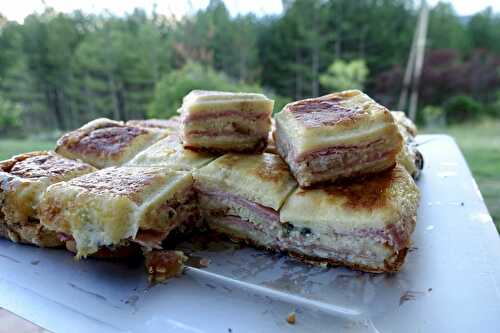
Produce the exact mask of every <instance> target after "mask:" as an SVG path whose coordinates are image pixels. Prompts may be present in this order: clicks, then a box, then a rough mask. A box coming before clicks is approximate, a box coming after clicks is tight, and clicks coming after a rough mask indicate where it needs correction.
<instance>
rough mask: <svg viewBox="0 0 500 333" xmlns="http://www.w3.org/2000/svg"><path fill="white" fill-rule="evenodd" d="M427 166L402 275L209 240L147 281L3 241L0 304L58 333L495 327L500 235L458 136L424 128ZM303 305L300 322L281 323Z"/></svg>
mask: <svg viewBox="0 0 500 333" xmlns="http://www.w3.org/2000/svg"><path fill="white" fill-rule="evenodd" d="M418 139H419V142H420V143H421V146H420V149H421V151H422V153H423V155H424V158H425V167H424V171H423V173H422V176H421V178H420V180H419V182H418V183H419V186H420V188H421V190H422V202H421V207H420V210H419V215H418V222H417V229H416V231H415V233H414V235H413V240H414V248H413V250H412V251H411V252H410V253H409V254H408V257H407V260H406V264H405V265H404V267H403V269H402V271H401V272H400V273H398V274H393V275H383V274H382V275H380V274H379V275H377V274H366V273H359V272H355V271H351V270H349V269H345V268H331V269H321V268H316V267H310V266H307V265H304V264H300V263H296V262H294V261H293V260H291V259H287V258H284V257H282V256H279V255H270V254H265V253H261V252H259V251H256V250H253V249H250V248H244V249H237V247H234V246H230V245H229V246H225V247H221V246H216V247H215V248H214V247H213V246H209V248H210V249H211V250H205V251H201V252H200V255H202V256H205V257H209V258H211V259H212V262H211V265H210V267H209V268H208V269H205V270H196V269H190V270H189V271H188V272H187V274H186V275H184V276H183V277H182V278H178V279H173V280H171V281H169V282H168V283H167V284H164V285H157V286H154V287H152V288H148V285H147V279H146V274H145V272H144V271H143V267H142V266H138V267H137V266H136V267H127V266H126V265H123V264H118V263H109V262H99V261H94V260H86V261H80V262H76V261H74V260H73V258H72V256H71V255H70V254H68V253H66V252H64V251H60V250H45V249H38V248H34V247H29V246H22V245H17V244H13V243H10V242H8V241H6V240H0V306H1V307H4V308H6V309H7V310H10V311H12V312H14V313H16V314H18V315H20V316H22V317H24V318H26V319H28V320H30V321H32V322H34V323H36V324H38V325H40V326H42V327H44V328H46V329H48V330H50V331H53V332H56V333H57V332H85V333H88V332H122V331H123V332H235V333H236V332H238V333H240V332H281V331H286V332H302V331H307V332H333V331H339V330H342V331H348V332H403V331H404V332H445V331H446V332H470V331H476V332H495V331H496V332H498V330H499V328H500V241H499V237H498V234H497V232H496V229H495V226H494V225H493V223H492V220H491V217H490V215H489V214H488V211H487V209H486V207H485V205H484V202H483V199H482V197H481V194H480V193H479V190H478V188H477V185H476V183H475V182H474V180H473V178H472V176H471V174H470V171H469V169H468V168H467V165H466V163H465V161H464V159H463V157H462V155H461V153H460V151H459V150H458V148H457V146H456V144H455V143H454V141H453V140H452V139H451V138H449V137H447V136H435V135H433V136H420V137H419V138H418ZM292 311H295V312H296V318H297V321H296V324H295V325H290V324H288V323H287V322H286V317H287V315H288V314H289V313H290V312H292Z"/></svg>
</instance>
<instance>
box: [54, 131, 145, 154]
mask: <svg viewBox="0 0 500 333" xmlns="http://www.w3.org/2000/svg"><path fill="white" fill-rule="evenodd" d="M147 133H148V131H147V130H146V129H144V128H141V127H132V126H120V127H104V128H98V129H94V130H93V131H92V132H90V133H85V134H84V133H74V132H70V133H68V134H66V135H64V136H63V137H62V138H61V139H59V140H58V141H57V146H58V147H57V148H56V151H57V150H58V149H59V147H60V146H65V149H67V150H69V151H73V152H75V153H78V154H96V153H99V152H102V154H104V155H106V156H115V155H117V154H120V152H121V151H122V150H123V149H124V148H126V147H127V145H128V144H129V143H130V142H131V141H132V140H134V139H135V138H137V137H139V136H141V135H144V134H147Z"/></svg>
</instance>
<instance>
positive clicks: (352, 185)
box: [296, 165, 402, 210]
mask: <svg viewBox="0 0 500 333" xmlns="http://www.w3.org/2000/svg"><path fill="white" fill-rule="evenodd" d="M394 167H395V165H394V166H393V167H392V168H390V169H388V170H384V171H382V172H380V173H377V174H368V175H363V176H362V177H359V176H361V175H357V176H358V177H357V178H355V177H350V178H344V179H341V180H340V181H337V182H336V183H335V184H331V183H330V182H322V183H319V184H315V185H314V186H312V187H307V188H303V187H301V190H299V191H297V192H296V195H298V196H301V195H304V194H305V193H306V191H307V190H310V189H322V190H323V191H324V192H325V193H326V194H327V195H328V196H330V197H331V198H332V201H333V202H334V203H336V202H338V198H339V197H342V198H345V199H346V200H345V202H344V203H343V207H344V208H346V209H351V210H359V209H365V210H372V209H377V208H382V207H386V206H387V205H388V204H389V201H390V199H391V198H390V197H389V196H390V193H389V190H390V189H391V186H393V184H394V182H396V181H397V180H398V179H399V178H400V177H402V176H401V174H400V170H399V169H397V170H394ZM302 189H304V190H302Z"/></svg>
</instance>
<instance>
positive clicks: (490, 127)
mask: <svg viewBox="0 0 500 333" xmlns="http://www.w3.org/2000/svg"><path fill="white" fill-rule="evenodd" d="M423 132H426V133H446V134H449V135H451V136H453V137H454V138H455V139H456V140H457V142H458V145H459V146H460V148H461V149H462V152H463V153H464V155H465V158H466V159H467V162H468V163H469V167H470V168H471V170H472V173H473V174H474V177H475V179H476V181H477V183H478V185H479V188H480V189H481V193H482V194H483V197H484V199H485V201H486V205H487V206H488V209H489V211H490V213H491V215H492V216H493V220H494V221H495V223H496V225H497V229H498V230H499V231H500V121H499V120H496V121H492V120H490V121H483V122H481V123H474V124H465V125H460V126H451V127H449V128H446V129H433V130H425V131H423ZM53 147H54V142H53V141H46V140H14V139H9V140H0V160H3V159H6V158H9V157H11V156H13V155H16V154H20V153H23V152H28V151H33V150H48V149H51V148H53Z"/></svg>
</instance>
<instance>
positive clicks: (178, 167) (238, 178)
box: [0, 90, 422, 280]
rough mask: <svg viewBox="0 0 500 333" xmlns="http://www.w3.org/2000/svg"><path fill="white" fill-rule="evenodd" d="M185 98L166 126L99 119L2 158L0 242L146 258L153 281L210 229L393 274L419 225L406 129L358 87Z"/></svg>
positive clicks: (175, 266) (416, 161)
mask: <svg viewBox="0 0 500 333" xmlns="http://www.w3.org/2000/svg"><path fill="white" fill-rule="evenodd" d="M272 109H273V101H272V100H270V99H268V98H267V97H266V96H264V95H262V94H250V93H228V92H214V91H193V92H191V93H190V94H188V95H187V96H186V97H185V98H184V100H183V105H182V107H181V108H180V110H179V112H180V117H174V118H171V119H168V120H159V119H156V120H154V119H153V120H133V121H128V122H126V123H124V122H118V121H112V120H108V119H104V118H101V119H97V120H94V121H91V122H90V123H88V124H86V125H84V126H82V127H81V128H79V129H77V130H74V131H72V132H70V133H67V134H66V135H64V136H63V137H62V138H61V139H60V140H59V141H58V143H57V147H56V148H55V151H54V152H32V153H26V154H23V155H19V156H15V157H13V158H11V159H9V160H7V161H3V162H0V236H4V237H6V238H9V239H10V240H12V241H15V242H20V243H26V244H32V245H36V246H42V247H66V248H67V249H68V250H70V251H73V252H75V253H76V256H77V258H83V257H87V256H91V257H100V258H117V257H129V256H132V255H137V254H141V253H143V254H144V255H145V256H146V264H147V267H148V271H149V273H150V274H151V275H152V276H154V277H155V278H158V279H160V280H162V279H165V278H167V277H169V276H171V275H175V274H178V273H179V272H180V271H181V269H182V264H183V262H184V261H185V259H186V258H185V256H184V255H183V254H182V253H181V252H178V251H165V252H160V251H158V250H160V249H162V248H164V247H170V248H171V247H173V246H174V244H175V240H176V238H178V237H179V235H182V236H183V237H186V236H187V237H189V235H190V234H191V233H193V232H198V233H199V232H202V233H203V232H204V230H205V227H206V226H208V228H210V229H212V230H214V231H215V232H218V233H222V234H225V235H226V236H228V237H229V238H230V239H232V240H235V241H239V242H245V243H249V244H251V245H254V246H257V247H259V248H262V249H267V250H271V251H279V252H283V253H287V254H289V255H291V256H294V257H296V258H299V259H300V260H302V261H306V262H314V263H320V264H330V265H344V266H348V267H351V268H354V269H358V270H363V271H369V272H395V271H398V270H399V269H400V267H401V265H402V264H403V262H404V259H405V256H406V253H407V250H408V248H409V247H410V242H411V234H412V232H413V230H414V227H415V222H416V211H417V207H418V201H419V191H418V188H417V186H416V184H415V182H414V180H413V179H412V176H414V177H416V176H418V172H419V170H420V169H421V167H422V159H421V155H420V154H419V153H418V151H417V150H416V147H415V144H414V143H413V137H414V136H415V134H416V129H415V127H414V125H413V124H412V123H411V122H410V121H409V120H408V119H407V118H406V117H404V114H401V113H391V112H390V111H388V110H387V109H386V108H385V107H383V106H381V105H379V104H377V103H376V102H375V101H373V100H372V99H371V98H370V97H368V96H367V95H365V94H363V93H362V92H360V91H356V90H352V91H345V92H340V93H333V94H329V95H326V96H322V97H319V98H313V99H306V100H303V101H297V102H293V103H290V104H288V105H286V106H285V108H284V109H283V110H281V112H279V113H278V114H277V116H276V117H275V119H274V120H273V119H272V118H271V114H272Z"/></svg>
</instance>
